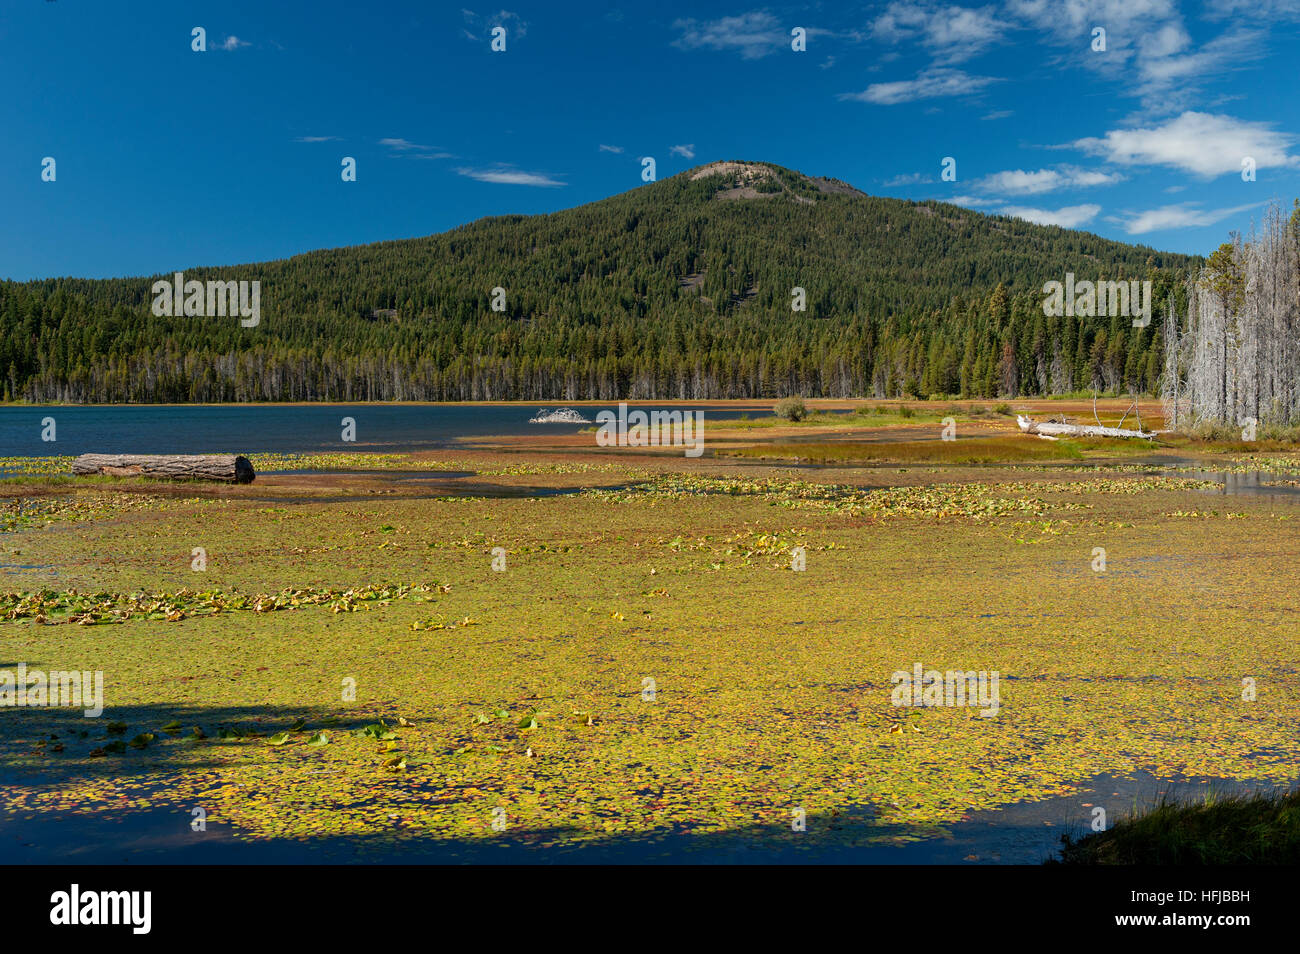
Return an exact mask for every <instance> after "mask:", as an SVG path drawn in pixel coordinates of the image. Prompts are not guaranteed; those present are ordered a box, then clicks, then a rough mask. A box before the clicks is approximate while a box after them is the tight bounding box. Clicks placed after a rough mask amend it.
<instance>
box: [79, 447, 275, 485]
mask: <svg viewBox="0 0 1300 954" xmlns="http://www.w3.org/2000/svg"><path fill="white" fill-rule="evenodd" d="M72 472H73V473H74V474H78V475H84V474H109V475H111V476H114V477H136V476H138V477H158V478H161V479H163V480H220V481H224V482H225V483H228V484H251V483H252V482H253V477H254V476H255V475H254V473H253V465H252V463H251V462H250V461H249V459H248V458H247V457H243V456H236V455H235V454H191V455H180V454H167V455H152V454H82V455H81V456H80V457H78V458H77V459H76V460H74V461H73V462H72Z"/></svg>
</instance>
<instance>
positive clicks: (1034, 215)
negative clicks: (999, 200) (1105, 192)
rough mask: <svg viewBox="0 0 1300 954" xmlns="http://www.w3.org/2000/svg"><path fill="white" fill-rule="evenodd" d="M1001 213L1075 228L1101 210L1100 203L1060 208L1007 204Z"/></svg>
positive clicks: (1026, 219) (1085, 222) (1094, 216)
mask: <svg viewBox="0 0 1300 954" xmlns="http://www.w3.org/2000/svg"><path fill="white" fill-rule="evenodd" d="M998 211H999V213H1000V214H1001V215H1011V216H1014V217H1015V218H1018V219H1024V220H1025V221H1026V222H1034V223H1036V224H1038V225H1059V226H1061V228H1065V229H1074V228H1078V227H1079V226H1080V225H1085V224H1087V223H1088V222H1091V221H1092V220H1093V219H1095V218H1096V217H1097V213H1098V212H1100V211H1101V206H1099V205H1067V206H1064V207H1063V208H1060V209H1055V210H1053V209H1033V208H1029V207H1027V206H1020V205H1007V206H1003V207H1002V208H1001V209H999V210H998Z"/></svg>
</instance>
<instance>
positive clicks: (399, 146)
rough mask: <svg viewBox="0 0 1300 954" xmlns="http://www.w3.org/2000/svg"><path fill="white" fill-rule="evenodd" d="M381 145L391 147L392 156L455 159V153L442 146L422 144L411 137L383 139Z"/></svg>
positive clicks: (390, 153)
mask: <svg viewBox="0 0 1300 954" xmlns="http://www.w3.org/2000/svg"><path fill="white" fill-rule="evenodd" d="M379 145H381V146H386V147H387V148H388V149H389V153H388V154H389V155H390V156H406V157H408V158H410V159H455V158H456V156H455V154H454V153H450V152H446V151H445V150H444V149H443V148H442V147H441V146H422V145H420V144H419V143H418V142H411V141H410V140H409V139H395V138H389V139H381V140H379Z"/></svg>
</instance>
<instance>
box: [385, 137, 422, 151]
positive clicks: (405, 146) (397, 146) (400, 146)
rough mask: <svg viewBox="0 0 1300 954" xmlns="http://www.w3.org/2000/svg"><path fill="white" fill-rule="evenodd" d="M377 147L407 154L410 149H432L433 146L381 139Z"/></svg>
mask: <svg viewBox="0 0 1300 954" xmlns="http://www.w3.org/2000/svg"><path fill="white" fill-rule="evenodd" d="M379 145H381V146H387V147H388V148H389V149H393V150H395V151H397V152H408V151H409V150H412V149H424V150H427V149H432V148H434V147H433V146H421V145H420V144H419V143H415V142H411V141H410V140H409V139H381V140H379Z"/></svg>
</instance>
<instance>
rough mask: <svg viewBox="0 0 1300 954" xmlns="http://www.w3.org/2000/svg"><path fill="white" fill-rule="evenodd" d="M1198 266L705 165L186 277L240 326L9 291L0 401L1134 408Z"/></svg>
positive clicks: (72, 296)
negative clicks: (1068, 295)
mask: <svg viewBox="0 0 1300 954" xmlns="http://www.w3.org/2000/svg"><path fill="white" fill-rule="evenodd" d="M1198 266H1199V261H1198V260H1195V259H1192V258H1189V257H1187V256H1182V255H1174V254H1169V253H1163V252H1157V251H1155V250H1153V249H1150V248H1145V247H1140V246H1132V245H1125V244H1123V243H1119V242H1112V241H1108V240H1106V239H1102V238H1099V237H1098V236H1095V235H1091V234H1088V233H1083V232H1075V231H1070V230H1066V229H1061V228H1056V227H1044V226H1038V225H1031V224H1029V223H1026V222H1023V221H1020V220H1017V219H1010V218H1005V217H996V216H986V215H982V214H980V213H977V212H973V211H970V210H967V209H962V208H958V207H956V206H952V205H947V204H944V203H938V202H919V203H918V202H908V201H901V200H897V199H885V198H876V197H872V196H867V195H863V194H862V193H860V192H858V191H857V190H855V189H853V188H851V187H849V186H847V185H845V184H844V183H841V182H837V181H835V180H830V179H815V178H811V177H808V176H804V175H802V174H800V173H796V172H792V171H790V170H787V169H783V168H781V167H778V166H772V165H767V164H756V163H714V164H712V165H710V166H705V167H701V168H699V169H696V170H692V171H690V172H686V173H682V174H680V175H677V176H674V177H672V178H670V179H665V180H663V181H661V182H655V183H650V184H648V185H645V186H642V187H640V188H637V189H634V190H632V191H630V192H626V193H623V194H621V195H617V196H613V197H611V198H608V199H604V200H602V201H599V202H594V203H591V204H590V205H585V206H580V207H578V208H574V209H568V210H565V211H562V212H556V213H553V214H549V215H538V216H499V217H494V218H486V219H481V220H479V221H477V222H473V223H471V224H468V225H465V226H462V227H460V228H456V229H453V230H451V231H449V232H445V233H442V234H439V235H432V236H429V237H427V238H419V239H408V240H401V241H392V242H381V243H378V244H374V245H364V246H355V247H350V248H338V249H329V250H324V251H317V252H310V253H308V254H304V255H297V256H294V257H293V258H288V259H284V260H280V261H274V262H265V263H261V264H255V265H241V266H233V267H228V268H220V269H210V268H194V269H187V270H186V271H185V279H186V280H194V279H197V280H200V281H207V280H209V279H222V280H227V281H239V280H246V281H252V280H259V281H260V282H261V320H260V322H259V323H258V324H257V326H256V327H251V328H249V327H242V326H241V324H240V321H239V320H238V319H237V318H230V317H170V316H162V317H158V316H155V315H154V314H153V312H152V310H151V303H152V302H153V300H154V295H153V293H152V291H151V288H152V285H153V283H154V282H155V281H156V280H158V279H159V278H162V279H164V280H170V278H171V276H170V275H163V276H153V277H149V278H132V279H111V280H102V281H100V280H79V279H68V278H62V279H48V280H42V281H34V282H26V283H18V282H0V373H2V374H3V383H4V397H5V399H6V400H12V399H25V400H31V401H94V402H116V401H140V402H150V401H154V402H162V401H176V402H184V401H256V400H282V401H296V400H309V401H327V400H472V399H508V398H520V399H530V400H538V401H542V400H560V399H563V400H572V399H579V398H601V399H607V400H608V399H617V398H665V399H666V398H733V397H735V398H739V397H777V396H781V395H785V394H791V393H800V394H803V395H806V396H833V397H845V396H871V395H876V396H894V395H898V394H902V393H915V394H919V395H921V396H926V395H928V394H931V393H947V394H962V395H979V396H994V395H997V394H1016V393H1041V392H1046V391H1068V390H1074V389H1080V388H1087V387H1092V386H1094V385H1096V386H1098V387H1100V388H1102V389H1105V390H1114V389H1116V388H1135V389H1141V390H1146V391H1150V390H1154V389H1155V387H1156V384H1157V379H1158V377H1159V374H1160V371H1161V367H1162V362H1163V356H1162V353H1161V351H1162V343H1161V341H1160V340H1159V330H1160V328H1161V325H1162V322H1161V320H1160V316H1161V315H1162V314H1163V309H1164V307H1165V303H1166V299H1167V298H1168V296H1169V295H1170V294H1171V293H1173V294H1175V295H1177V296H1179V299H1180V301H1179V307H1180V309H1181V308H1182V307H1183V303H1182V301H1183V296H1185V291H1184V281H1185V278H1186V276H1187V275H1188V274H1189V273H1190V272H1191V271H1192V270H1194V269H1195V268H1196V267H1198ZM1067 272H1072V273H1074V274H1075V275H1076V276H1077V277H1078V278H1079V279H1080V280H1082V279H1088V280H1093V281H1095V280H1097V279H1099V278H1101V279H1108V280H1119V279H1150V280H1152V281H1153V283H1154V294H1153V300H1154V301H1155V303H1156V315H1155V317H1154V318H1153V320H1152V321H1151V323H1150V325H1149V326H1148V327H1146V328H1141V329H1138V328H1133V327H1132V322H1131V320H1130V319H1129V318H1127V317H1115V318H1074V317H1060V318H1052V317H1046V316H1045V315H1044V314H1043V307H1042V303H1043V298H1044V295H1043V292H1042V287H1043V284H1044V283H1045V282H1048V281H1064V279H1065V276H1066V273H1067ZM796 287H800V288H803V289H804V290H805V291H806V301H807V304H806V310H804V311H795V310H792V301H793V297H792V296H793V294H794V293H793V291H792V289H794V288H796ZM495 288H501V289H503V290H504V311H500V312H498V311H494V310H492V302H493V289H495Z"/></svg>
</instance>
